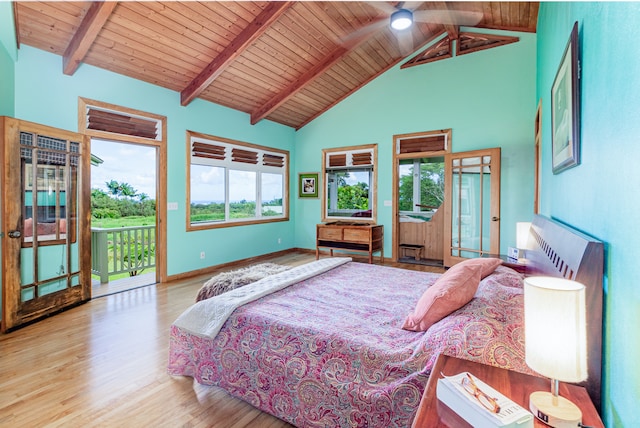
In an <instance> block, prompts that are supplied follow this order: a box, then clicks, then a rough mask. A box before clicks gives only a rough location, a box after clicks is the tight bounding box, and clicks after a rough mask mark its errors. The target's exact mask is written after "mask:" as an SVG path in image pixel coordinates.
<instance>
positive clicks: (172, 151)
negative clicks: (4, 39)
mask: <svg viewBox="0 0 640 428" xmlns="http://www.w3.org/2000/svg"><path fill="white" fill-rule="evenodd" d="M78 97H86V98H90V99H95V100H99V101H103V102H107V103H111V104H117V105H120V106H124V107H128V108H133V109H138V110H142V111H147V112H150V113H155V114H160V115H164V116H167V137H168V145H167V154H168V156H167V157H168V175H167V201H168V202H177V203H178V210H175V211H168V212H167V228H168V231H167V273H168V274H169V275H174V274H179V273H183V272H189V271H193V270H197V269H201V268H205V267H208V266H211V265H217V264H221V263H227V262H230V261H234V260H238V259H244V258H247V257H253V256H258V255H262V254H265V253H271V252H275V251H279V250H283V249H286V248H290V247H292V246H293V236H292V233H291V230H292V226H291V223H292V221H284V222H277V223H269V224H259V225H251V226H240V227H230V228H223V229H214V230H206V231H197V232H186V210H185V204H186V188H187V183H186V177H185V175H186V165H187V158H186V153H187V149H186V144H187V143H186V135H185V132H186V130H192V131H196V132H202V133H206V134H212V135H216V136H221V137H225V138H230V139H235V140H239V141H245V142H249V143H253V144H259V145H264V146H269V147H275V148H279V149H284V150H290V151H291V155H292V157H293V155H294V152H293V148H294V144H293V143H294V138H295V132H294V131H293V130H292V129H291V128H289V127H286V126H282V125H278V124H275V123H273V122H270V121H266V120H265V121H262V122H260V123H259V124H257V125H255V126H251V125H250V124H249V115H248V114H245V113H241V112H238V111H235V110H231V109H229V108H226V107H222V106H219V105H216V104H212V103H209V102H206V101H202V100H195V101H194V102H192V103H191V104H190V105H189V106H187V107H181V106H180V94H179V93H177V92H174V91H170V90H167V89H163V88H160V87H158V86H155V85H151V84H148V83H145V82H141V81H138V80H134V79H131V78H128V77H124V76H122V75H119V74H115V73H112V72H109V71H106V70H101V69H98V68H95V67H92V66H88V65H86V64H83V65H82V66H81V67H80V68H79V69H78V70H77V71H76V73H75V74H74V75H73V76H66V75H64V74H63V73H62V58H61V57H60V56H57V55H54V54H51V53H47V52H44V51H41V50H38V49H34V48H31V47H29V46H24V45H23V46H21V48H20V56H19V59H18V61H17V62H16V64H15V117H17V118H19V119H23V120H28V121H32V122H37V123H42V124H45V125H49V126H53V127H57V128H62V129H68V130H72V131H76V130H77V128H78V124H77V120H78V119H77V116H78ZM133 184H134V185H135V183H133ZM294 184H295V183H292V186H293V185H294ZM291 193H292V194H293V191H292V192H291ZM294 213H295V211H294V210H292V211H291V214H292V215H293V214H294ZM278 238H281V243H280V244H278ZM201 251H205V253H206V255H207V256H206V258H205V259H204V260H201V259H200V252H201Z"/></svg>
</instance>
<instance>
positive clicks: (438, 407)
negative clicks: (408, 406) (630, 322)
mask: <svg viewBox="0 0 640 428" xmlns="http://www.w3.org/2000/svg"><path fill="white" fill-rule="evenodd" d="M441 372H442V373H443V374H444V375H446V376H451V375H455V374H457V373H461V372H469V373H471V374H472V375H473V376H475V377H477V378H478V379H480V380H482V381H483V382H485V383H486V384H488V385H491V387H492V388H494V389H495V390H496V391H498V392H500V393H501V394H504V395H506V396H507V397H509V398H510V399H512V400H513V401H515V402H516V403H518V404H519V405H521V406H522V407H524V408H525V409H527V410H528V409H529V395H530V394H531V393H532V392H534V391H548V390H549V388H550V385H551V383H550V381H549V379H546V378H542V377H536V376H531V375H527V374H524V373H518V372H514V371H511V370H506V369H501V368H498V367H493V366H487V365H484V364H480V363H475V362H473V361H468V360H462V359H460V358H455V357H449V356H447V355H442V354H441V355H439V356H438V359H437V360H436V363H435V365H434V366H433V370H432V372H431V377H430V378H429V381H428V383H427V387H426V388H425V390H424V394H423V395H422V400H421V401H420V406H419V407H418V412H417V413H416V417H415V419H414V420H413V425H412V427H413V428H435V427H449V428H458V427H471V425H470V424H468V423H467V422H466V421H465V420H464V419H462V418H461V417H460V416H458V414H457V413H455V412H454V411H453V410H451V409H450V408H449V407H447V406H446V405H445V404H443V403H442V402H441V401H440V400H438V398H437V396H436V385H437V384H438V378H439V377H440V373H441ZM560 395H562V396H563V397H565V398H567V399H569V400H571V401H573V403H575V404H576V405H577V406H578V407H579V408H580V410H581V411H582V423H583V424H584V425H588V426H590V427H594V428H604V425H603V423H602V420H601V419H600V416H599V415H598V412H597V411H596V409H595V407H594V405H593V403H592V402H591V399H590V398H589V394H588V393H587V390H586V389H585V388H583V387H581V386H577V385H570V384H567V383H564V382H561V383H560ZM534 427H536V428H544V427H547V428H548V425H546V424H544V423H543V422H541V421H540V420H538V419H536V418H534Z"/></svg>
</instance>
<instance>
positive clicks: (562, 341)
mask: <svg viewBox="0 0 640 428" xmlns="http://www.w3.org/2000/svg"><path fill="white" fill-rule="evenodd" d="M524 334H525V336H524V337H525V359H526V362H527V365H528V366H529V367H531V368H532V369H533V370H535V371H536V372H538V373H540V374H542V375H543V376H545V377H548V378H551V392H547V391H536V392H534V393H532V394H531V395H530V396H529V409H530V410H531V412H532V413H533V415H534V416H536V417H537V418H538V419H540V420H541V421H543V422H544V423H546V424H547V425H550V426H552V427H555V428H565V427H567V428H568V427H571V428H575V427H577V426H579V424H581V423H582V412H581V411H580V409H579V408H578V407H577V406H576V405H575V404H574V403H572V402H571V401H569V400H567V399H566V398H563V397H560V396H559V395H558V386H559V381H562V382H581V381H583V380H585V379H586V378H587V328H586V309H585V288H584V285H583V284H581V283H579V282H576V281H572V280H568V279H563V278H553V277H546V276H532V277H528V278H525V280H524Z"/></svg>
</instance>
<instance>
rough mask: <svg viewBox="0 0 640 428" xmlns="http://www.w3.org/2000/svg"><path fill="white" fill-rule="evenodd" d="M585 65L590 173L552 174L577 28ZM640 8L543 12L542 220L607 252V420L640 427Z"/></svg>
mask: <svg viewBox="0 0 640 428" xmlns="http://www.w3.org/2000/svg"><path fill="white" fill-rule="evenodd" d="M575 21H578V23H579V42H580V45H581V47H580V56H581V61H582V66H581V69H582V82H581V91H582V102H581V114H582V120H581V134H582V138H581V153H582V155H581V164H580V165H579V166H577V167H575V168H572V169H570V170H566V171H565V172H562V173H561V174H558V175H553V174H552V172H551V152H550V146H551V115H550V111H551V106H550V91H551V85H552V83H553V79H554V77H555V73H556V71H557V68H558V65H559V62H560V58H561V56H562V53H563V51H564V48H565V46H566V43H567V41H568V38H569V34H570V31H571V28H572V26H573V23H574V22H575ZM638 22H640V3H636V2H629V3H626V2H625V3H615V2H611V3H609V2H604V3H582V2H580V3H578V2H576V3H574V2H570V3H541V7H540V14H539V18H538V50H537V51H538V76H537V95H538V97H541V98H542V99H543V159H542V160H543V174H542V199H541V202H542V211H543V213H544V214H546V215H549V216H552V217H555V218H557V219H559V220H561V221H563V222H566V223H569V224H571V225H573V226H575V227H577V228H578V229H581V230H583V231H585V232H586V233H588V234H590V235H593V236H595V237H596V238H598V239H601V240H603V241H604V242H605V245H606V246H605V257H606V260H605V336H604V344H605V345H604V346H605V348H604V356H603V362H604V372H603V377H604V383H603V409H602V413H603V419H604V422H605V424H606V426H608V427H635V426H638V425H639V424H640V415H639V414H638V403H639V402H640V365H639V364H638V358H637V356H638V354H640V334H638V326H640V287H638V284H636V280H637V278H638V277H639V274H640V268H639V266H640V265H639V263H638V257H637V253H636V252H635V250H634V248H635V247H636V246H637V243H636V241H635V240H636V238H637V236H639V231H640V226H638V215H637V211H638V210H639V209H640V202H639V200H638V198H637V194H638V191H640V168H638V166H637V165H636V163H635V162H636V161H638V160H640V144H638V138H639V136H640V119H639V118H640V103H639V100H640V56H639V55H638V52H639V50H638V47H637V46H636V44H635V41H636V40H638V39H639V37H640V27H638Z"/></svg>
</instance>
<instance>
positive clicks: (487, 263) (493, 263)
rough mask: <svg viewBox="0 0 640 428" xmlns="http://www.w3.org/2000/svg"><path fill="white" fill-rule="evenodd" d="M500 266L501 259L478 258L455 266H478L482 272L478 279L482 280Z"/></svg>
mask: <svg viewBox="0 0 640 428" xmlns="http://www.w3.org/2000/svg"><path fill="white" fill-rule="evenodd" d="M501 264H502V259H498V258H495V257H488V258H487V257H479V258H475V259H467V260H464V261H462V262H460V263H458V264H457V265H455V266H460V265H465V266H480V268H481V269H482V272H481V273H480V279H484V278H486V277H487V276H489V275H491V274H492V273H493V271H494V270H496V268H497V267H498V266H500V265H501Z"/></svg>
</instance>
